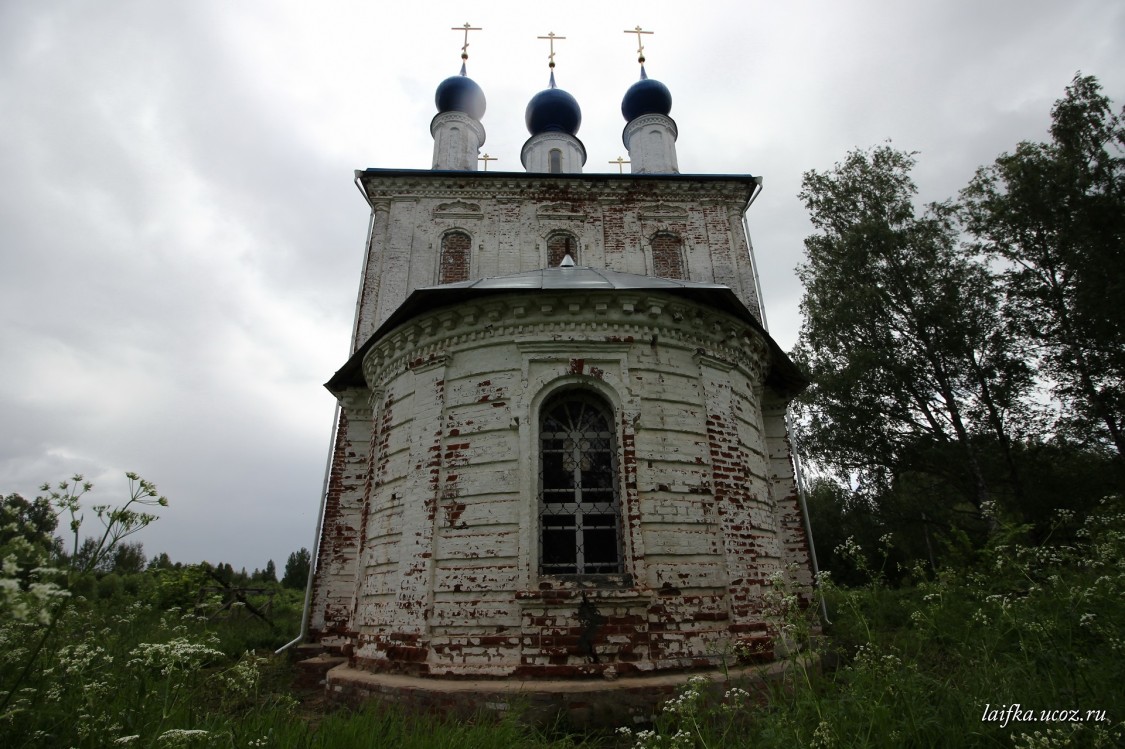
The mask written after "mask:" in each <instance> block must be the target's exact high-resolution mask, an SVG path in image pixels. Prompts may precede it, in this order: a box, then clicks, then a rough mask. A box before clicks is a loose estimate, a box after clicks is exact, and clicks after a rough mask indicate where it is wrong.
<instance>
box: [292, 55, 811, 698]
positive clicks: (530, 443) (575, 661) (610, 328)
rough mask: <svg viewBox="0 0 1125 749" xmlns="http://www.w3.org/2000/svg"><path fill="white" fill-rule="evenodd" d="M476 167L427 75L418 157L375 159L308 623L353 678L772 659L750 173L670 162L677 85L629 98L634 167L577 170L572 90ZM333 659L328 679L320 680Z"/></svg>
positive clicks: (467, 83)
mask: <svg viewBox="0 0 1125 749" xmlns="http://www.w3.org/2000/svg"><path fill="white" fill-rule="evenodd" d="M551 84H552V85H551V87H550V88H548V89H547V90H545V91H544V92H541V93H540V94H537V95H536V96H535V97H534V98H533V99H532V102H531V104H530V105H529V106H528V113H527V124H528V128H529V131H530V134H531V136H530V138H529V140H528V141H527V143H526V144H525V146H524V148H523V153H522V155H521V156H522V161H523V163H524V166H525V169H526V171H524V172H518V173H517V172H498V171H494V172H489V171H478V170H477V163H478V161H477V157H478V154H479V150H480V147H481V145H482V144H483V143H484V139H485V133H484V128H483V125H482V123H481V118H482V116H483V114H484V96H483V93H482V92H481V91H480V88H479V87H478V86H477V85H476V84H475V83H474V82H472V81H471V80H470V79H468V78H467V77H465V75H464V71H462V75H461V76H454V77H453V78H450V79H448V80H447V81H445V82H443V83H442V84H441V86H439V88H438V93H437V97H436V100H437V106H438V110H439V111H438V114H437V116H436V117H435V118H434V120H433V122H432V124H431V133H432V134H433V136H434V160H433V164H432V169H429V170H401V169H368V170H365V171H361V172H357V173H356V182H357V184H358V186H359V187H360V189H361V190H362V192H363V195H364V196H365V198H366V200H367V202H368V203H369V205H370V207H371V225H370V226H371V229H370V235H369V237H368V240H367V251H366V262H365V270H364V277H363V280H362V287H361V291H360V296H359V300H358V308H357V322H356V327H355V334H354V337H353V342H352V351H351V356H350V358H349V359H348V360H347V362H345V363H344V365H343V366H342V367H341V368H340V369H339V370H338V371H337V372H336V374H335V375H334V376H333V377H332V378H331V379H330V380H329V382H328V383H327V387H328V388H329V390H330V391H331V392H332V393H333V394H334V395H335V396H336V398H337V399H338V401H339V404H340V409H339V412H338V413H339V416H338V425H337V430H336V441H335V448H334V452H333V454H332V456H331V469H330V478H329V482H328V487H327V492H326V497H325V501H324V508H323V512H322V518H321V533H320V543H319V548H318V549H317V552H316V555H315V572H314V584H313V587H312V599H311V600H312V604H311V608H310V612H309V614H308V616H310V621H309V631H310V639H312V640H313V641H315V642H319V643H321V644H324V645H327V646H331V647H335V648H338V649H339V650H340V651H342V652H344V653H346V654H347V655H348V663H347V664H346V668H347V669H350V670H351V671H352V672H364V673H370V674H376V675H377V674H395V675H406V676H411V677H417V678H418V679H434V680H442V679H446V680H448V679H454V680H455V679H467V678H476V679H518V680H560V679H582V678H593V677H599V678H601V677H604V678H609V679H616V678H617V677H634V676H635V677H643V676H646V675H654V674H661V673H688V672H693V671H698V670H700V669H715V668H716V667H718V666H720V665H723V664H725V663H727V662H728V661H729V659H730V658H731V655H730V654H731V653H732V652H737V653H739V654H741V655H742V656H743V657H749V658H751V659H754V658H756V659H760V660H766V661H768V660H771V659H773V658H774V655H775V648H776V647H777V646H778V642H777V640H776V636H775V635H776V628H775V625H776V622H775V621H774V619H773V616H772V614H771V612H770V610H769V607H768V605H767V604H766V596H765V594H766V592H767V590H768V588H769V578H770V577H771V575H774V574H775V573H779V572H780V573H782V574H783V575H785V576H786V577H787V579H789V580H790V581H791V582H792V584H793V585H795V586H796V587H798V588H800V589H803V590H806V591H807V590H809V589H810V588H811V583H812V574H811V560H810V551H809V550H810V544H809V539H808V536H807V530H806V528H807V525H806V523H805V522H804V518H803V516H802V510H801V505H800V502H799V498H798V494H797V490H796V486H795V482H794V477H793V469H792V461H791V455H790V447H789V442H788V438H787V434H786V421H785V412H786V407H787V404H788V403H789V401H790V400H791V399H792V398H793V397H794V396H795V395H796V394H797V393H799V392H800V391H801V389H802V388H803V387H804V386H805V384H806V383H805V380H804V379H803V377H802V375H801V373H800V372H799V371H798V370H797V369H796V367H795V366H794V365H793V364H792V362H790V361H789V360H788V358H787V357H786V356H785V354H784V353H783V352H782V351H781V350H780V348H779V347H778V346H777V344H776V343H775V342H774V341H773V340H772V339H771V338H770V336H769V335H768V333H767V332H766V330H765V329H764V327H763V325H762V323H761V315H760V311H759V310H760V306H759V299H758V293H757V288H756V284H755V270H754V267H753V263H752V254H751V251H750V249H751V248H750V244H749V238H748V236H747V233H746V231H745V228H744V227H745V224H744V222H743V215H744V213H745V211H746V209H747V208H748V206H749V204H750V202H751V201H752V199H753V197H754V196H755V194H756V192H757V191H758V190H759V189H760V184H761V183H760V180H758V179H756V178H755V177H752V176H749V175H685V174H680V173H679V171H678V169H679V167H678V164H677V160H676V151H675V140H676V138H677V136H678V133H677V131H676V125H675V122H674V121H673V120H672V119H671V118H670V117H669V116H668V115H669V111H670V107H671V95H670V94H669V93H668V91H667V88H665V87H664V86H663V85H662V84H660V83H658V82H656V81H653V80H651V79H647V78H645V77H644V74H643V68H642V80H641V81H639V82H638V83H637V84H635V85H634V86H633V87H632V88H631V89H630V90H629V91H628V92H627V93H626V96H625V100H624V102H623V105H622V111H623V114H624V116H625V120H626V126H625V132H624V141H625V145H626V147H627V148H628V151H629V158H630V162H631V167H632V172H631V173H629V174H583V173H582V171H581V170H582V165H583V162H584V161H585V148H584V146H583V145H582V143H581V141H579V140H578V138H577V137H576V133H577V129H578V125H579V123H580V120H581V115H580V110H579V109H578V105H577V102H576V101H574V99H573V97H571V96H570V95H569V94H567V93H566V92H564V91H562V90H561V89H558V88H556V87H555V86H554V76H553V72H552V78H551ZM331 681H332V675H331V674H330V676H329V682H330V684H331Z"/></svg>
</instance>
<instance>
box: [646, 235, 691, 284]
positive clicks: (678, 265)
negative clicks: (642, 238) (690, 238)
mask: <svg viewBox="0 0 1125 749" xmlns="http://www.w3.org/2000/svg"><path fill="white" fill-rule="evenodd" d="M683 251H684V241H683V240H682V239H680V238H679V237H678V236H676V235H675V234H672V233H671V232H666V231H662V232H660V233H659V234H657V235H656V236H654V237H653V238H652V272H653V275H656V276H660V277H661V278H683V277H684V254H683Z"/></svg>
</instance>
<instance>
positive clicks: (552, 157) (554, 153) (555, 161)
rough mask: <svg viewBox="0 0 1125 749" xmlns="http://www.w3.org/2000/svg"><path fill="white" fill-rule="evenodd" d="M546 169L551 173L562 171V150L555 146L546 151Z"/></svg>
mask: <svg viewBox="0 0 1125 749" xmlns="http://www.w3.org/2000/svg"><path fill="white" fill-rule="evenodd" d="M547 171H548V172H550V173H551V174H561V173H562V151H560V150H559V149H557V148H552V149H551V150H550V151H548V152H547Z"/></svg>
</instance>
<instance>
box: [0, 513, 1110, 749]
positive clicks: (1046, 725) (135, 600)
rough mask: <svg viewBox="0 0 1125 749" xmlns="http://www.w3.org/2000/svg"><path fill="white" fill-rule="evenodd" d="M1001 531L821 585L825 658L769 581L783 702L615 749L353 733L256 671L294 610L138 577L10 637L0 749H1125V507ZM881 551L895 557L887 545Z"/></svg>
mask: <svg viewBox="0 0 1125 749" xmlns="http://www.w3.org/2000/svg"><path fill="white" fill-rule="evenodd" d="M1000 527H1001V530H1000V531H998V532H997V533H996V534H995V536H994V539H993V541H992V543H990V544H989V546H988V547H987V548H985V549H984V550H982V551H981V552H979V554H978V556H977V558H975V559H973V560H970V562H969V563H968V564H966V566H964V567H962V568H958V569H947V570H943V571H941V572H939V573H937V574H932V573H928V572H926V571H924V570H922V569H914V570H909V571H906V574H905V577H906V579H907V580H908V582H909V584H908V585H907V586H906V587H901V588H892V587H890V586H889V585H888V584H887V582H886V579H885V577H884V576H883V574H882V571H881V570H872V569H868V570H866V574H867V575H868V576H869V578H870V580H869V582H868V583H867V584H866V585H864V586H861V587H856V588H838V587H835V586H833V585H832V584H831V583H830V582H828V581H824V583H823V585H822V586H821V591H822V593H823V594H824V595H825V596H827V601H828V603H829V605H830V613H831V619H832V622H833V623H832V625H831V626H830V627H828V628H827V629H826V635H827V636H824V635H822V634H820V633H819V632H818V631H817V629H816V627H815V621H814V620H813V619H812V618H811V616H812V613H813V611H812V609H810V608H808V607H805V606H803V605H801V603H800V599H799V598H798V597H797V596H796V595H795V594H794V592H793V591H790V590H788V589H787V588H786V585H785V582H784V579H783V578H782V577H781V576H778V577H777V578H776V579H775V580H774V588H773V590H772V591H771V592H770V594H769V596H768V603H769V605H770V606H771V607H772V609H773V611H774V613H775V614H776V617H777V622H778V625H777V635H778V637H779V639H780V640H781V641H784V642H786V643H789V644H790V645H791V646H792V647H790V649H789V653H790V654H789V663H788V669H787V670H786V672H785V677H784V679H783V680H782V682H780V683H777V684H775V685H773V686H772V687H771V691H769V692H768V693H767V694H765V695H762V694H761V693H760V692H758V691H756V690H755V689H754V687H753V685H742V684H737V683H733V682H732V683H729V684H726V685H723V688H722V689H721V690H719V693H718V694H716V693H714V692H712V691H709V689H708V688H706V687H705V686H704V683H703V682H701V681H693V682H691V683H689V684H688V686H687V687H686V688H685V689H684V690H683V692H682V694H680V695H679V697H678V698H677V699H675V700H671V701H669V702H668V703H667V704H665V705H664V706H663V708H662V709H661V710H660V711H659V712H658V714H657V715H655V716H654V720H653V725H652V726H651V727H650V728H649V729H648V730H645V731H640V732H634V731H632V730H623V731H622V732H621V733H619V734H617V735H616V736H611V737H606V736H600V737H589V736H566V735H562V736H558V735H548V734H542V733H538V732H535V731H534V730H531V729H529V728H527V727H525V726H522V725H521V724H520V723H519V721H518V719H517V718H514V717H512V718H508V719H505V720H499V721H497V720H496V719H495V718H490V717H482V718H481V719H479V720H463V719H460V718H458V717H456V716H432V715H430V716H419V715H414V714H411V713H409V712H404V711H402V710H398V709H389V708H380V707H378V706H370V707H368V708H367V709H364V710H362V711H359V712H351V711H348V710H343V709H338V708H331V707H329V706H326V705H325V704H324V703H323V699H322V697H320V698H316V697H315V696H314V699H317V701H315V702H314V703H312V704H303V703H302V699H304V698H306V697H308V695H302V694H299V693H295V692H293V690H292V688H291V683H292V671H291V667H290V666H289V665H288V663H287V662H286V661H285V660H283V659H278V658H272V657H268V656H267V655H266V654H267V653H268V652H269V650H268V648H272V647H275V646H276V645H277V644H279V643H280V642H284V641H285V640H287V639H288V637H289V635H290V634H291V632H292V631H295V629H296V623H297V616H298V613H299V612H298V606H299V603H298V600H297V598H298V597H299V596H298V595H297V594H292V595H291V596H289V597H288V598H286V597H285V594H281V597H279V598H278V599H277V601H276V607H275V616H276V617H278V618H277V619H275V622H274V623H273V624H270V623H266V622H262V621H260V620H258V619H256V618H254V617H251V616H249V615H248V614H246V613H244V612H240V611H239V609H238V607H235V608H234V609H233V610H228V611H220V610H219V609H220V608H221V607H219V606H217V605H216V602H215V601H211V602H206V601H205V602H204V603H203V606H202V607H201V608H196V607H195V605H194V604H193V605H188V606H180V605H178V604H181V603H183V601H184V600H185V595H186V593H185V591H188V590H189V589H190V588H191V587H192V585H193V584H194V583H192V581H191V580H190V579H189V578H190V575H191V573H190V571H187V572H184V573H183V574H182V575H180V576H179V577H177V576H175V575H171V574H169V573H155V572H153V573H146V574H149V575H152V577H151V578H149V579H147V580H141V581H137V584H136V585H130V586H124V585H123V586H87V592H89V593H90V596H91V597H85V596H72V597H71V598H70V599H69V600H68V601H67V605H66V607H65V608H64V609H62V613H61V614H60V615H59V616H58V617H57V619H56V620H55V623H54V625H53V627H52V628H51V629H50V630H49V632H47V635H48V636H47V638H46V640H45V641H44V631H45V628H44V624H43V622H42V620H40V619H39V618H37V617H34V616H29V617H25V618H23V619H18V618H7V619H4V620H0V695H3V696H4V697H5V698H6V707H5V708H4V709H3V710H2V711H0V746H2V747H5V749H8V748H11V749H19V748H22V747H56V746H57V747H79V748H86V747H119V746H130V747H173V746H188V747H224V748H225V747H231V748H233V747H285V748H290V747H291V748H294V749H297V748H301V749H304V748H306V747H308V748H310V749H312V748H319V747H323V748H324V749H329V748H331V749H347V748H348V747H396V748H398V747H426V748H427V749H429V748H430V747H449V748H451V749H452V748H455V747H480V748H481V749H488V748H490V747H497V748H500V747H503V748H504V749H521V748H523V747H527V748H529V749H532V748H534V749H562V748H563V747H575V746H587V747H592V746H599V747H626V746H627V747H637V748H640V749H654V748H656V747H665V748H671V747H675V748H677V749H688V748H691V749H697V748H699V747H706V748H707V749H718V748H720V747H755V748H757V747H787V748H788V747H794V746H800V747H806V746H807V747H903V746H907V747H998V746H1004V747H1008V746H1011V747H1018V748H1019V749H1031V748H1032V747H1056V746H1088V747H1110V746H1121V745H1125V740H1123V733H1125V731H1123V724H1122V718H1123V712H1122V711H1123V709H1125V689H1122V685H1121V676H1120V675H1121V673H1123V672H1125V669H1123V664H1125V512H1122V508H1121V504H1120V502H1116V501H1107V502H1106V503H1104V505H1103V506H1102V508H1101V510H1100V511H1099V512H1098V513H1095V514H1093V515H1091V516H1090V517H1088V518H1086V519H1084V520H1083V521H1081V522H1079V521H1077V520H1075V519H1074V518H1072V517H1070V516H1068V515H1060V516H1059V517H1058V519H1057V523H1056V526H1055V530H1054V532H1053V535H1052V537H1051V538H1049V539H1048V540H1047V541H1046V542H1044V543H1040V544H1031V543H1029V542H1028V541H1027V540H1026V539H1027V534H1026V529H1023V528H1020V527H1005V526H1003V524H1001V525H1000ZM884 543H885V545H886V546H887V550H888V551H889V549H890V547H891V546H892V545H893V543H894V541H893V539H891V538H887V539H884ZM855 551H856V556H857V558H860V557H862V555H861V554H859V550H855ZM886 556H887V557H888V558H889V556H890V554H889V553H888V554H887V555H886ZM102 587H105V590H104V591H101V592H104V593H105V596H104V597H102V598H98V597H96V593H95V592H94V591H99V590H100V589H101V588H102ZM130 590H132V591H133V592H130ZM186 598H191V596H186ZM40 643H42V647H40ZM35 650H37V651H38V655H37V656H36V657H35V658H34V659H32V660H31V661H29V657H30V656H31V654H32V652H33V651H35ZM255 651H257V652H255ZM29 663H31V667H30V668H29V667H28V664H29ZM11 685H16V689H15V691H14V692H13V693H12V694H10V699H9V695H8V694H3V690H5V689H9V688H10V686H11ZM752 695H753V696H752ZM1045 711H1066V712H1064V713H1061V714H1060V713H1056V712H1051V713H1047V712H1045ZM1070 711H1076V712H1073V713H1072V712H1070ZM1087 711H1093V712H1087Z"/></svg>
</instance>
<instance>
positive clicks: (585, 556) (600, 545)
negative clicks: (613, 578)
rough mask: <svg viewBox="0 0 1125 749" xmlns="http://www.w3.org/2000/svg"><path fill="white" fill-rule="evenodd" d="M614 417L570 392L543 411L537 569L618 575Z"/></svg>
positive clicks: (596, 403)
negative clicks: (616, 573)
mask: <svg viewBox="0 0 1125 749" xmlns="http://www.w3.org/2000/svg"><path fill="white" fill-rule="evenodd" d="M613 424H614V421H613V412H612V411H611V410H610V409H609V407H608V406H607V405H606V404H605V403H604V402H603V401H602V400H601V399H600V398H597V397H596V396H593V395H590V394H586V393H577V392H569V393H565V394H563V395H562V396H560V397H558V398H556V399H554V400H552V401H550V402H549V403H548V404H547V405H546V406H545V408H544V409H543V415H542V418H541V420H540V430H539V447H540V452H539V457H540V460H539V567H540V570H541V571H542V572H543V573H545V574H552V575H566V574H605V573H615V572H621V553H620V547H621V533H620V520H619V518H620V516H621V512H620V502H619V500H618V490H617V486H618V481H617V456H616V450H615V449H614V428H613Z"/></svg>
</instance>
